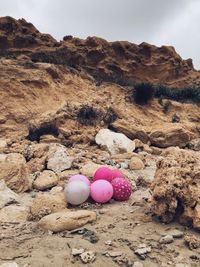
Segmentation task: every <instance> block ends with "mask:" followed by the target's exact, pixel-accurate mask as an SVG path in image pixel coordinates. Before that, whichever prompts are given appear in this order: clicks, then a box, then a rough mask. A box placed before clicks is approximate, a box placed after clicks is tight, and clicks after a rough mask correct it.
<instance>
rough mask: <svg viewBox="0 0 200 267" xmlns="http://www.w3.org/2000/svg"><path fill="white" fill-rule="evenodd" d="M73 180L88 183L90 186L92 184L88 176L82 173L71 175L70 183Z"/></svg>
mask: <svg viewBox="0 0 200 267" xmlns="http://www.w3.org/2000/svg"><path fill="white" fill-rule="evenodd" d="M73 181H82V182H84V183H86V184H87V185H88V186H90V180H89V179H88V178H87V177H86V176H84V175H81V174H76V175H73V176H71V177H70V178H69V181H68V183H71V182H73Z"/></svg>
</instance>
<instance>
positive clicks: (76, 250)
mask: <svg viewBox="0 0 200 267" xmlns="http://www.w3.org/2000/svg"><path fill="white" fill-rule="evenodd" d="M84 251H85V250H84V248H79V249H77V248H73V249H72V255H73V256H78V255H80V254H82V253H83V252H84Z"/></svg>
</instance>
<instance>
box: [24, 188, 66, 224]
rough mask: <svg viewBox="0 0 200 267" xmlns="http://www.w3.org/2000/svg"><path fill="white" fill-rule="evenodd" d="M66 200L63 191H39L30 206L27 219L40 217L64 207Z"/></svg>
mask: <svg viewBox="0 0 200 267" xmlns="http://www.w3.org/2000/svg"><path fill="white" fill-rule="evenodd" d="M66 207H67V201H66V198H65V195H64V193H63V192H58V193H57V192H56V193H53V192H52V193H40V194H38V195H37V197H36V198H35V200H34V201H33V204H32V206H31V207H30V214H29V220H38V219H41V218H42V217H44V216H46V215H48V214H51V213H54V212H58V211H61V210H64V209H66Z"/></svg>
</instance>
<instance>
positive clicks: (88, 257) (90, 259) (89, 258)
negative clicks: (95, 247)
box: [80, 250, 96, 263]
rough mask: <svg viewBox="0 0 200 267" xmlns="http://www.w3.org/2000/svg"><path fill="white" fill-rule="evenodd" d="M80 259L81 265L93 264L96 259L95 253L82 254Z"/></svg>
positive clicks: (86, 252)
mask: <svg viewBox="0 0 200 267" xmlns="http://www.w3.org/2000/svg"><path fill="white" fill-rule="evenodd" d="M80 257H81V260H82V262H83V263H90V262H94V261H95V259H96V256H95V253H94V252H93V251H91V250H89V251H85V252H83V253H82V254H81V255H80Z"/></svg>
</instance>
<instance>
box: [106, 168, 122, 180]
mask: <svg viewBox="0 0 200 267" xmlns="http://www.w3.org/2000/svg"><path fill="white" fill-rule="evenodd" d="M115 178H124V179H125V176H124V174H123V173H122V172H121V171H120V170H118V169H114V170H111V171H110V178H109V180H110V182H111V181H112V180H113V179H115Z"/></svg>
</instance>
